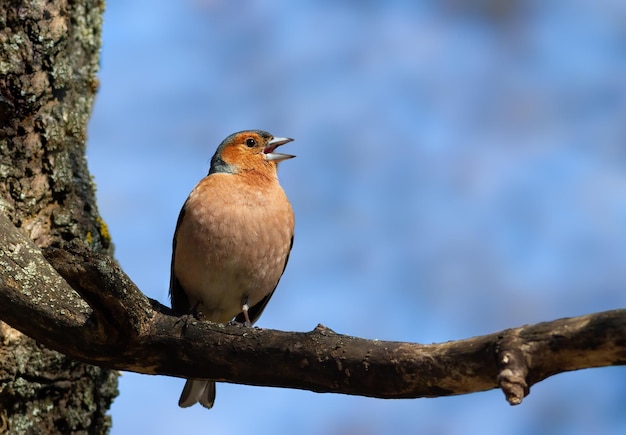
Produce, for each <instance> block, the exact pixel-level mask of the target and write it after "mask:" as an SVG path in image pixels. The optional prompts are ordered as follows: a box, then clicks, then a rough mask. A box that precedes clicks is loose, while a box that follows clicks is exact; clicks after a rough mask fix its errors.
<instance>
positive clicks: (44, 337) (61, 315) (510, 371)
mask: <svg viewBox="0 0 626 435" xmlns="http://www.w3.org/2000/svg"><path fill="white" fill-rule="evenodd" d="M68 248H69V250H63V249H48V250H46V252H45V256H44V253H42V252H41V251H40V250H39V249H38V248H37V247H36V246H34V245H33V244H32V243H31V242H30V241H29V240H28V239H27V238H26V237H24V236H23V235H22V234H21V233H20V232H19V231H17V230H16V229H15V228H13V227H12V225H11V223H10V222H9V221H8V220H7V219H5V218H2V217H1V216H0V277H6V276H9V275H13V276H17V277H18V278H17V279H13V280H8V279H6V278H3V279H2V281H0V317H2V318H4V319H6V321H7V322H9V323H11V324H12V325H14V326H15V327H16V328H18V329H20V330H22V331H23V332H24V333H26V334H29V335H31V336H33V337H36V338H38V339H40V340H41V341H42V342H43V343H45V344H46V345H47V346H49V347H52V348H54V349H58V350H59V351H61V352H64V353H66V354H68V355H71V356H72V357H74V358H77V359H80V360H82V361H86V362H90V363H93V364H98V365H102V366H105V367H109V368H115V369H121V370H129V371H135V372H138V373H146V374H162V375H171V376H181V377H195V378H209V379H214V380H217V381H224V382H235V383H242V384H251V385H264V386H278V387H287V388H299V389H307V390H312V391H318V392H334V393H344V394H354V395H363V396H371V397H380V398H412V397H436V396H448V395H454V394H465V393H470V392H476V391H484V390H488V389H492V388H498V387H499V388H501V389H502V390H503V392H504V393H505V396H506V399H507V400H508V401H509V403H511V404H518V403H520V402H521V401H522V399H523V398H524V397H525V396H526V395H527V394H528V393H529V391H530V387H531V386H532V385H533V384H535V383H537V382H539V381H541V380H543V379H545V378H547V377H549V376H552V375H554V374H557V373H561V372H564V371H571V370H578V369H582V368H590V367H602V366H611V365H623V364H625V363H626V334H625V333H626V310H614V311H607V312H602V313H596V314H590V315H587V316H581V317H575V318H569V319H559V320H555V321H552V322H545V323H539V324H536V325H529V326H523V327H520V328H514V329H508V330H505V331H501V332H497V333H494V334H489V335H485V336H482V337H474V338H468V339H466V340H459V341H451V342H447V343H441V344H429V345H420V344H414V343H400V342H389V341H379V340H365V339H361V338H356V337H350V336H346V335H341V334H337V333H335V332H333V331H331V330H330V329H328V328H326V327H323V326H321V325H320V326H318V327H317V328H315V330H313V331H311V332H307V333H297V332H282V331H274V330H263V329H258V328H246V327H243V326H237V325H219V324H213V323H210V322H204V321H197V320H194V319H193V318H189V317H184V318H177V317H175V316H172V314H171V310H170V309H169V308H167V307H165V306H162V305H160V304H159V303H158V302H156V301H154V300H150V299H148V298H146V297H145V296H144V295H143V293H141V292H140V291H139V289H137V287H136V286H135V285H134V284H133V283H132V281H131V280H130V279H129V278H128V276H126V275H125V274H124V272H123V271H122V270H121V269H120V268H119V267H118V266H117V265H116V263H115V262H113V261H112V260H111V259H110V257H108V256H107V255H105V254H94V253H93V252H92V251H91V250H90V249H89V248H88V247H85V246H82V245H81V244H80V243H74V244H73V245H72V246H70V247H68ZM61 276H62V277H63V278H61ZM59 295H65V297H64V298H59ZM50 301H53V304H51V303H50ZM51 305H53V306H51ZM9 307H12V308H9ZM24 313H28V314H27V315H25V314H24ZM278 367H279V368H280V369H278V370H277V368H278Z"/></svg>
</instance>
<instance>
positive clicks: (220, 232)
mask: <svg viewBox="0 0 626 435" xmlns="http://www.w3.org/2000/svg"><path fill="white" fill-rule="evenodd" d="M292 140H293V139H289V138H283V137H274V136H272V135H271V134H269V133H267V132H265V131H260V130H250V131H241V132H238V133H234V134H232V135H230V136H228V137H227V138H226V139H224V141H223V142H222V143H221V144H220V146H219V147H218V148H217V150H216V151H215V154H214V155H213V158H212V159H211V168H210V170H209V174H208V175H207V176H206V177H205V178H203V179H202V180H201V181H200V182H199V183H198V184H197V185H196V187H194V189H193V190H192V191H191V193H190V194H189V197H188V198H187V200H186V201H185V204H184V205H183V208H182V210H181V211H180V215H179V216H178V222H177V224H176V231H175V232H174V242H173V250H172V270H171V280H170V297H171V299H172V308H173V310H174V312H175V313H176V314H178V315H185V314H194V315H196V316H197V317H198V318H200V319H206V320H210V321H213V322H218V323H225V322H228V321H231V320H233V318H234V319H235V321H238V322H241V323H245V324H246V325H248V326H250V325H252V324H253V323H254V322H255V321H256V320H257V319H258V318H259V316H260V315H261V313H262V312H263V309H264V308H265V306H266V305H267V302H268V301H269V299H270V298H271V297H272V294H273V293H274V290H275V289H276V286H277V285H278V281H279V280H280V277H281V276H282V274H283V271H284V270H285V266H286V265H287V260H288V259H289V252H290V251H291V246H292V244H293V230H294V216H293V210H292V208H291V204H290V203H289V200H288V199H287V196H286V195H285V192H284V191H283V189H282V188H281V187H280V184H279V183H278V173H277V169H278V163H279V162H282V161H283V160H287V159H290V158H292V157H295V156H292V155H289V154H280V153H277V152H275V150H276V148H277V147H278V146H280V145H283V144H286V143H287V142H291V141H292ZM214 401H215V382H213V381H210V380H202V379H188V380H187V382H186V383H185V387H184V389H183V392H182V394H181V396H180V400H179V402H178V405H179V406H181V407H188V406H191V405H193V404H195V403H196V402H200V404H201V405H202V406H204V407H206V408H211V407H212V406H213V402H214Z"/></svg>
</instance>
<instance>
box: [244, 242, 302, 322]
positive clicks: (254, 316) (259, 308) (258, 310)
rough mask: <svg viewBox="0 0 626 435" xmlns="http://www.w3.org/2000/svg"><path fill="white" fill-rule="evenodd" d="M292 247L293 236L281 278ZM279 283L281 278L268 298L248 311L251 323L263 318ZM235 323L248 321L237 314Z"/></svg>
mask: <svg viewBox="0 0 626 435" xmlns="http://www.w3.org/2000/svg"><path fill="white" fill-rule="evenodd" d="M292 247H293V235H292V236H291V241H290V243H289V251H287V257H286V258H285V265H284V266H283V272H282V273H281V274H280V276H281V277H282V276H283V273H284V272H285V269H286V268H287V262H288V261H289V254H290V253H291V248H292ZM279 282H280V278H278V281H276V285H275V286H274V288H273V289H272V291H271V292H270V293H268V294H267V296H265V297H264V298H263V299H261V300H260V301H259V302H258V303H257V304H256V305H253V306H252V307H250V309H249V310H248V317H249V318H250V323H252V324H254V322H256V321H257V320H258V318H259V317H261V314H263V310H264V309H265V306H266V305H267V303H268V302H269V301H270V299H271V298H272V295H273V294H274V291H275V290H276V287H278V283H279ZM235 321H236V322H239V323H245V322H246V319H245V317H244V315H243V313H239V314H237V317H235Z"/></svg>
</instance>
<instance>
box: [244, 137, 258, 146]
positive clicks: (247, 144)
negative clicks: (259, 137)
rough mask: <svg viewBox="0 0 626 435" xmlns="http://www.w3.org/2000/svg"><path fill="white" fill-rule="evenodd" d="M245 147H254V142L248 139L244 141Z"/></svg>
mask: <svg viewBox="0 0 626 435" xmlns="http://www.w3.org/2000/svg"><path fill="white" fill-rule="evenodd" d="M246 146H248V147H249V148H252V147H253V146H256V141H255V140H254V139H252V138H251V137H249V138H248V139H246Z"/></svg>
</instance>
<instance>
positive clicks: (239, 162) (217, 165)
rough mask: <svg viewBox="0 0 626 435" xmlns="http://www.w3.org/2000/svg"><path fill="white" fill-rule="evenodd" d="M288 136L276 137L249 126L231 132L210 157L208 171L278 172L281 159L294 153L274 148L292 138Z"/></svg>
mask: <svg viewBox="0 0 626 435" xmlns="http://www.w3.org/2000/svg"><path fill="white" fill-rule="evenodd" d="M292 140H293V139H290V138H287V137H274V136H272V135H271V134H269V133H268V132H266V131H262V130H246V131H240V132H238V133H233V134H231V135H230V136H228V137H227V138H226V139H224V141H222V143H221V144H220V146H219V147H218V148H217V150H216V151H215V154H214V155H213V158H212V159H211V169H210V171H209V174H213V173H219V172H222V173H230V174H238V173H241V172H248V171H255V172H260V173H268V174H271V175H275V174H276V169H277V167H278V163H280V162H282V161H283V160H287V159H291V158H293V157H295V156H292V155H290V154H281V153H277V152H275V150H276V148H278V147H279V146H281V145H284V144H286V143H287V142H291V141H292Z"/></svg>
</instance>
